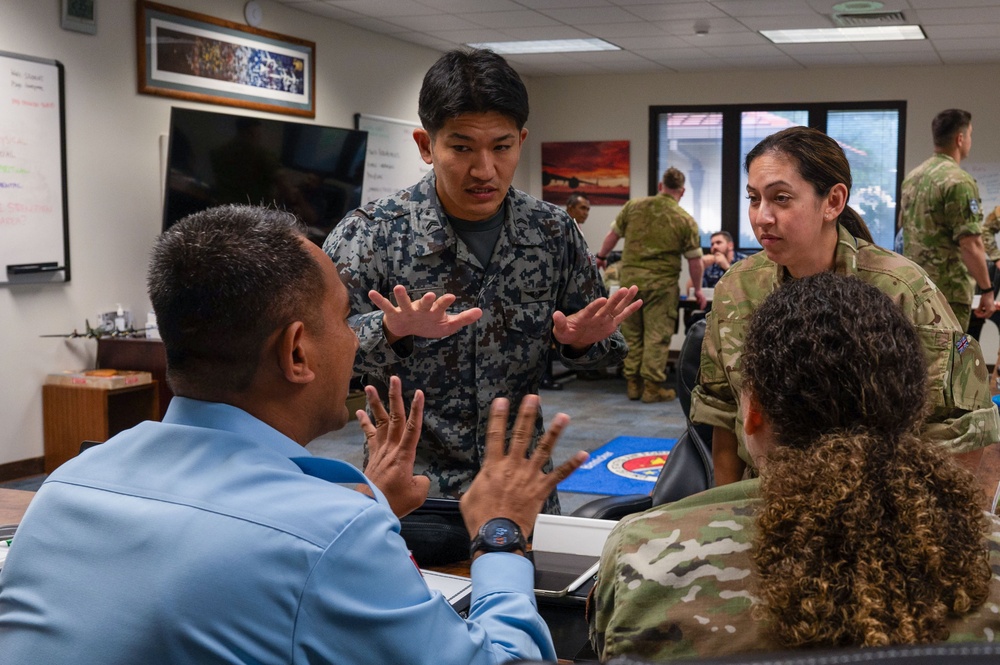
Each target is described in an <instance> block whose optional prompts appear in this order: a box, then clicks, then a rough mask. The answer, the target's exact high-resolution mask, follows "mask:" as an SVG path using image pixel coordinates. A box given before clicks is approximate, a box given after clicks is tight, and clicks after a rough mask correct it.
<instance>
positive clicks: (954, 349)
mask: <svg viewBox="0 0 1000 665" xmlns="http://www.w3.org/2000/svg"><path fill="white" fill-rule="evenodd" d="M925 280H926V282H925V285H924V288H923V289H922V291H920V292H918V293H917V294H916V297H915V300H914V301H913V302H907V301H905V300H904V301H903V302H901V303H900V305H901V306H902V307H903V308H904V311H905V310H907V309H912V311H909V312H907V314H908V316H909V317H910V320H911V321H913V323H914V325H915V326H916V328H917V335H918V336H919V338H920V343H921V346H922V347H923V351H924V358H925V360H926V362H927V402H928V406H929V407H930V408H931V411H930V414H929V415H928V417H927V419H926V420H925V422H924V430H923V435H924V437H925V438H926V439H927V440H929V441H933V442H935V443H937V444H939V445H941V446H943V447H944V448H946V449H947V450H949V451H951V452H953V453H964V452H969V451H972V450H978V449H979V448H984V447H986V446H988V445H991V444H993V443H996V442H997V441H1000V417H998V413H997V409H996V407H995V406H994V405H993V402H992V400H991V398H990V390H989V375H988V372H987V368H986V361H985V359H984V358H983V352H982V349H981V348H980V346H979V342H977V341H976V340H975V339H974V338H973V337H972V336H971V335H967V334H965V333H963V332H962V331H961V330H960V329H959V327H958V324H957V322H955V321H954V317H953V316H952V315H951V308H950V307H949V305H948V302H947V301H946V300H945V297H944V295H943V294H942V293H941V292H940V291H939V290H938V289H937V288H936V287H934V286H933V284H932V283H930V281H929V278H926V277H925Z"/></svg>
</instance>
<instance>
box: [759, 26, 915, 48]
mask: <svg viewBox="0 0 1000 665" xmlns="http://www.w3.org/2000/svg"><path fill="white" fill-rule="evenodd" d="M760 34H762V35H764V36H765V37H767V38H768V39H770V40H771V41H772V42H774V43H775V44H818V43H825V42H887V41H893V42H894V41H902V40H906V39H926V36H925V35H924V31H923V30H922V29H921V28H920V26H919V25H876V26H867V27H860V28H817V29H814V30H761V31H760Z"/></svg>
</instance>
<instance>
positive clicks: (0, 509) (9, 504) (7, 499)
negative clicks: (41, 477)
mask: <svg viewBox="0 0 1000 665" xmlns="http://www.w3.org/2000/svg"><path fill="white" fill-rule="evenodd" d="M34 496H35V493H34V492H29V491H27V490H9V489H0V526H3V525H6V524H18V523H20V521H21V518H22V517H23V516H24V511H26V510H27V509H28V503H30V502H31V499H32V497H34Z"/></svg>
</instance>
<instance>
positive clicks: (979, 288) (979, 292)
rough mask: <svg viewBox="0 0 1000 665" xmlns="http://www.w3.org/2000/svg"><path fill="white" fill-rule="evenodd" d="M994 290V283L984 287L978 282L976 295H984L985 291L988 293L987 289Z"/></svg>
mask: <svg viewBox="0 0 1000 665" xmlns="http://www.w3.org/2000/svg"><path fill="white" fill-rule="evenodd" d="M992 290H993V287H992V285H991V286H987V287H986V288H985V289H984V288H983V287H981V286H979V285H978V284H976V295H977V296H981V295H983V294H984V293H986V292H987V291H992Z"/></svg>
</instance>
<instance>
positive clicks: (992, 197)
mask: <svg viewBox="0 0 1000 665" xmlns="http://www.w3.org/2000/svg"><path fill="white" fill-rule="evenodd" d="M962 168H963V169H965V170H966V171H968V172H969V174H970V175H972V177H973V178H975V179H976V182H977V183H978V184H979V198H980V199H982V201H983V217H985V216H986V215H988V214H990V211H991V210H993V208H995V207H997V206H998V205H1000V164H998V163H997V162H977V163H973V162H964V163H963V164H962Z"/></svg>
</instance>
